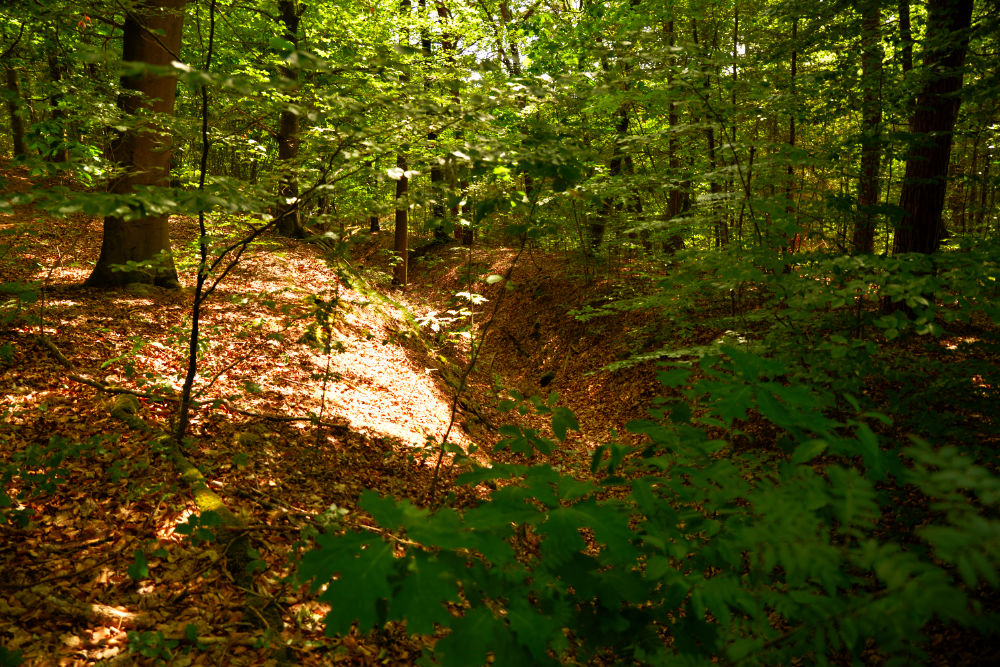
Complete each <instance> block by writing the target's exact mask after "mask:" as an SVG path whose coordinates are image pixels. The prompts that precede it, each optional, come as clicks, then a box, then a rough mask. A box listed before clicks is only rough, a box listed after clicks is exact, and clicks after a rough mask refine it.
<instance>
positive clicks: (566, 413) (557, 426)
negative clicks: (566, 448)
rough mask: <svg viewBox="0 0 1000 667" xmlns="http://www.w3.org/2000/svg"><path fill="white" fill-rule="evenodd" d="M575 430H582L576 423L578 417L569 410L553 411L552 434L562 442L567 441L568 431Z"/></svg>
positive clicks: (554, 409) (556, 409)
mask: <svg viewBox="0 0 1000 667" xmlns="http://www.w3.org/2000/svg"><path fill="white" fill-rule="evenodd" d="M569 429H573V430H574V431H579V430H580V424H579V422H577V421H576V415H575V414H573V411H572V410H570V409H569V408H564V407H556V408H553V410H552V432H553V433H555V434H556V437H557V438H558V439H559V441H560V442H562V441H564V440H566V431H567V430H569Z"/></svg>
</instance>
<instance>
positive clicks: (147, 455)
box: [0, 171, 714, 665]
mask: <svg viewBox="0 0 1000 667" xmlns="http://www.w3.org/2000/svg"><path fill="white" fill-rule="evenodd" d="M4 176H5V177H6V179H7V183H6V186H5V187H6V188H7V189H8V191H9V190H15V191H17V190H25V189H28V188H30V187H31V183H30V181H29V180H28V178H27V176H26V175H24V174H21V173H18V172H16V171H8V172H6V173H5V174H4ZM171 224H172V230H171V234H172V238H173V239H174V245H175V248H185V247H186V248H188V250H186V251H185V250H181V251H180V252H178V264H179V267H178V268H179V270H180V272H181V276H182V278H181V279H182V282H186V283H188V284H189V285H190V283H191V282H192V276H193V270H192V269H193V265H192V261H193V260H192V259H191V257H193V251H191V250H190V246H191V243H192V241H193V239H194V237H195V233H196V226H195V224H194V221H192V220H186V219H176V218H175V219H174V220H172V222H171ZM225 231H226V233H229V234H238V233H239V229H238V226H237V224H236V223H232V225H231V226H230V227H228V228H227V229H226V230H225ZM0 233H3V234H4V237H3V246H4V247H6V248H7V252H6V254H5V255H3V256H0V283H6V284H8V285H16V284H27V283H32V282H34V283H37V284H40V289H39V290H37V291H36V294H35V297H37V299H35V297H30V298H29V296H28V294H27V293H26V294H24V295H23V297H24V298H22V299H20V300H19V299H18V298H13V299H9V300H8V301H7V303H8V306H9V308H8V310H7V311H5V312H4V313H3V315H4V318H5V319H0V333H2V338H0V345H3V346H4V354H3V356H2V360H0V396H2V397H3V402H2V404H0V463H2V464H3V465H4V467H3V468H0V471H2V470H14V469H16V470H18V471H21V475H20V477H19V478H15V479H14V480H13V481H12V480H11V479H10V477H9V476H8V477H4V478H3V479H2V483H3V484H4V485H5V486H6V487H7V489H6V490H7V492H8V493H9V494H10V496H11V497H12V498H15V503H14V507H13V508H12V509H13V510H18V511H24V513H22V514H21V516H22V517H24V518H25V519H26V520H27V523H26V525H23V526H22V525H17V524H15V523H13V522H12V523H10V524H8V525H0V647H6V648H5V649H4V650H6V651H12V652H13V651H18V652H20V655H21V658H22V659H23V660H24V661H25V663H26V664H39V665H48V664H53V665H55V664H58V665H89V664H99V663H103V664H147V663H148V664H152V661H153V658H152V657H143V656H159V657H160V658H166V656H168V655H169V656H170V657H169V658H168V661H169V662H170V664H176V665H184V664H191V665H195V664H206V665H208V664H211V665H217V664H234V665H242V664H245V665H258V664H276V663H277V661H278V658H277V657H276V653H275V648H274V646H285V647H287V648H285V649H284V653H285V656H284V659H285V660H287V661H289V662H291V663H294V664H331V663H341V662H343V663H347V664H406V663H410V662H412V661H413V660H414V659H415V658H416V657H417V656H418V655H419V652H420V650H421V644H420V641H421V640H420V639H419V638H416V637H410V636H407V635H406V634H405V631H403V630H402V629H400V628H396V629H395V630H393V629H390V630H387V631H386V632H383V633H381V634H380V635H379V636H378V637H374V636H347V637H341V638H336V639H331V638H327V637H324V635H323V632H322V618H323V616H324V614H325V608H324V607H323V605H320V604H317V603H315V602H314V601H312V596H311V595H310V594H309V593H308V591H306V590H305V589H304V588H302V587H298V586H294V585H292V584H291V583H289V581H288V579H287V576H288V575H289V574H291V569H290V566H291V563H292V562H293V560H294V558H295V556H296V555H297V554H298V553H299V551H300V549H301V548H302V547H303V544H304V542H303V541H302V540H301V537H300V533H301V529H302V528H303V527H305V526H309V525H313V524H314V523H315V521H316V519H317V518H318V517H322V516H324V515H326V516H330V515H337V514H342V513H343V511H344V510H347V511H348V512H349V513H347V514H346V516H345V517H344V518H343V519H342V524H343V525H347V526H354V527H361V528H365V524H364V517H363V515H362V514H361V513H359V512H354V511H352V510H354V508H355V505H356V501H357V498H358V494H359V493H360V492H361V491H362V490H364V489H372V490H375V491H378V492H379V493H382V494H391V495H394V496H396V497H397V498H408V499H410V500H412V501H413V502H416V503H420V504H427V503H428V502H436V501H438V500H439V499H440V498H441V497H443V496H444V495H445V494H448V493H451V492H453V491H454V489H453V488H452V487H451V484H450V481H451V480H452V479H453V478H454V475H455V474H456V470H455V469H454V466H451V465H450V462H449V461H445V462H444V463H445V465H444V466H443V467H442V473H441V478H440V479H435V472H434V464H435V461H436V456H437V454H436V451H437V450H436V449H435V448H433V447H427V443H428V441H429V440H434V439H436V440H437V441H440V439H441V438H442V437H443V436H444V435H445V433H448V434H449V436H448V437H449V440H450V441H451V442H453V443H456V444H459V445H461V446H462V447H463V448H469V447H470V445H473V444H475V445H476V446H478V447H479V448H481V451H485V450H489V449H491V448H492V446H493V445H494V444H495V443H496V441H497V440H498V439H499V436H498V434H497V431H496V429H497V427H498V426H499V425H501V424H503V423H505V422H506V421H509V420H510V419H511V418H512V417H511V415H510V414H506V415H505V414H501V413H499V412H498V411H497V410H496V406H497V401H498V399H499V398H501V397H503V396H506V395H507V394H506V392H507V390H509V389H515V390H517V391H520V392H521V393H523V394H525V395H532V394H539V395H545V396H547V395H548V394H549V393H550V392H551V391H557V392H558V393H559V395H560V404H561V405H566V406H568V407H570V408H572V409H573V410H574V411H575V412H576V413H577V415H578V417H579V421H580V423H581V425H582V432H580V433H571V435H570V436H569V437H568V438H567V440H566V442H565V443H564V445H563V448H562V449H561V450H560V451H559V452H558V453H557V454H556V460H557V461H558V462H560V463H561V464H562V465H563V466H566V467H567V468H569V469H573V470H579V471H580V472H581V473H584V472H585V471H586V470H587V469H588V467H589V457H590V452H591V450H592V448H593V447H594V446H595V445H596V444H598V443H600V442H603V441H605V440H606V439H607V438H608V437H609V433H610V432H611V431H612V430H614V431H617V432H619V433H623V432H624V425H625V423H626V422H627V421H629V420H630V419H634V418H636V417H641V416H643V414H644V411H645V408H646V406H647V405H648V403H649V401H650V399H651V397H652V396H653V395H654V393H655V387H656V382H655V377H654V374H653V372H652V371H650V370H649V369H637V370H635V369H634V370H629V371H623V372H619V373H614V374H613V373H609V372H606V371H602V370H601V369H602V368H603V367H604V366H605V365H606V364H607V363H609V362H612V361H615V360H616V359H620V358H622V356H623V355H626V354H627V353H628V350H629V344H630V343H629V341H628V340H627V339H626V338H625V337H624V335H623V334H624V332H625V331H626V330H628V327H632V326H636V325H639V324H641V322H635V321H628V320H627V318H625V319H622V320H617V321H614V322H612V321H610V320H608V321H604V320H599V321H594V322H590V323H588V324H583V323H580V322H578V321H576V320H575V319H574V318H573V317H572V316H571V314H570V311H571V309H573V308H578V307H581V306H583V305H585V304H587V303H594V302H600V301H601V300H602V299H604V298H607V297H608V295H609V290H610V289H611V283H610V282H608V281H603V282H602V281H595V280H589V281H588V280H586V279H585V278H584V277H583V276H581V275H579V274H580V270H579V267H578V266H576V265H574V264H573V263H572V262H571V261H569V260H567V259H566V258H564V257H561V256H557V255H542V254H540V253H539V252H538V251H533V252H531V251H526V252H524V253H520V255H519V253H518V252H517V250H516V249H511V248H481V247H475V248H473V249H471V250H470V249H467V248H461V247H448V248H443V249H441V250H440V251H438V252H436V253H434V254H433V255H428V256H427V257H425V258H424V260H422V261H420V262H416V263H415V265H414V267H413V269H412V270H411V280H412V282H411V284H410V285H409V287H408V288H407V289H406V290H405V291H402V292H401V291H398V290H389V289H380V290H369V289H366V288H364V287H363V284H364V282H365V281H363V280H360V277H361V276H366V277H367V278H368V279H370V280H372V281H373V282H376V283H378V282H381V281H383V279H384V277H385V276H387V275H388V274H387V273H385V272H384V271H383V269H384V268H385V267H382V266H379V263H380V262H383V263H384V256H385V254H384V253H381V252H380V248H382V247H383V246H384V245H385V244H387V243H388V239H386V238H384V237H386V236H387V235H386V234H383V235H382V237H383V238H379V237H375V238H370V239H368V240H367V241H366V242H364V243H360V244H357V246H356V247H355V251H356V252H355V254H356V258H355V260H356V266H358V267H359V272H358V273H356V274H353V275H351V274H349V273H348V272H346V271H344V270H338V269H337V266H340V267H341V268H343V267H344V266H345V265H344V264H340V265H336V264H331V263H329V262H328V261H326V260H325V258H324V255H323V252H322V250H321V249H319V248H317V247H316V246H312V245H308V244H304V243H299V242H294V241H288V240H283V239H279V238H276V237H269V238H267V239H265V241H264V242H263V243H261V244H258V245H255V246H254V247H253V248H252V249H251V251H250V252H248V253H247V255H246V256H245V257H244V258H243V261H242V262H241V263H240V264H239V266H238V267H237V268H236V269H235V270H234V271H233V272H232V273H231V274H230V275H229V276H228V277H227V278H226V280H225V281H224V282H222V284H221V285H220V287H219V289H218V290H217V292H216V293H215V294H214V295H213V296H212V298H211V300H210V301H209V302H208V303H207V307H206V308H205V310H204V312H203V316H202V331H203V348H202V352H201V362H200V368H199V376H198V377H199V383H198V388H199V389H200V390H201V393H200V394H199V395H198V398H199V400H201V401H202V403H201V404H200V405H199V407H197V408H196V409H195V411H194V415H193V419H192V423H191V430H190V436H191V440H190V443H189V444H187V446H186V447H185V453H186V455H187V457H188V458H189V459H190V461H191V462H192V463H193V464H194V465H196V466H197V467H198V468H199V469H200V470H201V472H202V473H203V474H204V475H205V477H206V478H207V480H208V483H209V486H210V488H211V489H212V490H213V491H214V492H215V493H216V494H218V496H219V497H220V498H221V499H222V500H223V501H224V502H225V504H226V506H227V507H229V508H230V509H231V510H232V511H233V512H235V513H236V514H237V515H238V516H239V517H241V519H242V520H243V521H244V522H245V525H246V526H247V527H248V528H247V530H248V532H249V534H250V537H251V541H252V546H253V547H254V548H255V549H256V550H257V551H258V552H259V554H260V558H261V560H262V561H263V562H264V563H265V564H266V569H264V571H263V572H260V573H258V574H257V576H256V578H255V589H256V590H255V592H256V593H258V594H259V595H261V596H263V598H265V599H267V600H270V601H271V602H272V603H273V607H274V608H276V609H277V610H278V611H279V613H280V617H281V627H280V628H279V627H270V628H269V629H270V630H271V636H272V640H273V645H272V646H268V645H267V642H261V641H260V638H261V636H262V635H263V634H264V630H265V629H268V628H265V629H262V628H261V625H262V624H261V623H259V622H257V621H258V619H254V618H250V619H248V618H247V612H246V605H245V601H246V597H247V596H246V591H244V590H241V588H240V587H239V586H238V585H237V584H236V583H235V582H234V581H233V580H232V577H231V576H230V575H229V574H228V573H227V571H226V570H225V569H224V568H223V567H220V564H221V562H222V561H224V560H225V559H224V558H223V556H224V555H225V554H224V553H220V552H221V551H222V549H223V548H224V547H223V546H220V545H219V544H217V543H195V541H194V540H192V539H190V538H188V537H185V536H184V535H182V534H180V533H179V532H178V531H177V529H178V528H179V527H181V526H182V525H183V524H185V522H186V521H187V520H188V518H189V517H191V516H192V515H193V514H194V513H195V511H196V507H195V504H194V502H193V500H192V498H191V494H190V492H189V491H188V489H187V488H186V487H185V486H184V485H183V483H182V482H181V481H180V479H179V478H178V475H177V473H176V471H175V470H174V469H173V467H172V465H171V464H170V462H169V460H168V458H167V457H165V456H161V454H162V452H160V451H157V448H156V447H155V446H153V445H151V443H150V439H149V436H148V435H147V434H145V433H143V432H141V431H138V430H133V429H130V428H129V427H127V426H126V425H125V424H124V423H123V422H122V421H120V420H119V419H117V418H116V417H114V416H112V414H111V411H112V409H113V407H114V403H115V399H116V395H115V394H113V393H109V392H107V391H100V390H98V389H97V388H95V383H96V384H99V385H102V386H105V387H125V388H129V389H131V390H134V391H137V392H139V393H141V394H145V395H146V396H140V409H139V411H138V415H137V416H138V417H139V418H141V419H142V420H143V421H145V422H146V424H147V425H149V426H150V427H152V428H153V429H167V428H169V425H170V421H171V419H172V418H173V417H174V414H175V411H176V407H177V403H176V401H175V400H172V399H171V398H169V397H170V396H174V395H176V392H177V390H178V389H179V388H180V386H181V382H182V380H183V372H184V370H185V358H186V356H185V355H186V349H187V339H186V335H187V330H188V325H189V323H190V309H191V302H192V290H191V288H190V287H188V288H185V289H182V290H174V291H170V290H162V289H159V288H131V289H123V290H110V291H105V290H96V289H89V288H84V287H81V285H82V283H83V282H84V280H85V279H86V278H87V276H88V274H89V271H90V268H91V267H92V266H93V263H94V262H95V260H96V257H97V251H98V249H99V248H100V238H101V237H100V235H101V221H100V220H99V219H96V218H92V217H87V216H84V215H71V216H69V217H65V218H54V217H51V216H49V215H46V214H44V213H42V212H39V211H38V210H34V209H29V208H18V209H15V210H14V211H13V213H5V214H0ZM518 256H520V259H519V260H518V261H517V263H516V266H513V267H512V264H513V263H514V261H515V258H516V257H518ZM470 271H472V272H474V273H475V275H476V276H478V279H477V280H473V281H471V282H469V281H468V280H466V279H465V278H467V277H468V276H469V275H471V274H470ZM508 271H510V272H511V278H512V279H513V281H514V282H515V283H516V284H517V286H518V288H517V289H516V290H514V291H508V292H506V293H505V292H504V291H503V288H502V287H501V286H500V285H488V284H487V283H486V282H484V279H485V277H486V276H487V275H490V274H505V273H507V272H508ZM383 287H385V286H383ZM460 290H468V291H470V292H478V293H481V294H482V295H483V296H484V297H485V298H486V301H485V302H484V303H482V304H480V305H477V306H474V307H472V309H471V310H472V311H473V314H472V315H471V317H472V318H473V320H474V321H475V324H476V325H477V330H479V331H481V330H482V329H481V324H482V323H483V322H485V321H488V320H490V319H491V320H492V322H491V324H490V325H489V327H488V329H489V334H488V338H487V340H486V344H485V346H484V347H483V350H482V354H481V355H480V357H479V363H478V365H477V370H476V372H475V373H473V374H472V375H471V376H470V378H469V382H468V386H467V387H466V389H465V391H463V393H462V396H461V400H460V401H459V402H458V404H457V408H456V409H455V410H454V418H453V405H454V404H455V386H457V384H458V378H459V377H460V376H461V374H462V371H463V366H464V364H467V363H468V355H469V345H468V341H467V340H466V339H465V338H464V337H463V336H462V335H461V334H460V333H454V332H453V330H454V329H456V328H460V327H461V326H462V325H463V324H464V323H465V322H466V320H467V319H468V317H469V314H468V313H465V314H459V315H457V316H456V314H455V313H449V312H448V311H449V310H455V309H457V308H459V307H460V306H461V304H459V303H456V302H455V297H454V293H455V292H456V291H460ZM316 297H319V298H320V299H322V300H323V303H335V304H336V306H335V308H334V309H333V310H332V311H331V312H333V313H334V326H333V329H332V330H333V335H332V337H331V339H330V343H331V347H332V350H331V353H330V354H327V353H326V350H325V349H324V345H323V342H324V341H326V340H327V339H326V338H324V336H323V335H322V333H320V335H318V336H317V335H315V330H316V327H315V326H313V327H312V332H310V324H313V325H315V324H316V323H317V318H316V311H317V308H316V303H317V301H315V298H316ZM498 301H499V307H497V302H498ZM406 311H410V312H411V313H413V314H414V315H416V317H417V318H418V320H420V319H421V318H422V322H417V323H416V324H415V323H414V321H413V318H412V317H411V316H409V315H407V314H406ZM421 323H422V326H420V324H421ZM321 329H322V327H320V330H321ZM699 335H702V336H707V337H709V338H710V337H711V336H713V335H714V334H713V332H711V331H703V332H701V334H699ZM43 341H49V342H51V343H52V344H53V345H54V346H55V348H56V349H58V350H59V352H60V353H61V355H62V357H63V359H62V360H60V359H59V357H58V355H57V354H56V353H55V352H54V351H53V350H52V349H51V347H50V346H49V345H48V344H47V343H45V342H43ZM310 341H311V342H310ZM65 362H69V363H70V364H71V365H72V368H67V367H66V365H65ZM71 375H72V376H75V378H77V379H72V378H71V377H70V376H71ZM80 378H82V379H83V380H89V381H91V383H90V384H87V383H85V382H81V381H79V380H80ZM324 378H326V380H324ZM543 385H544V386H543ZM155 395H163V396H167V397H168V398H166V399H163V400H157V399H154V398H150V397H151V396H155ZM214 399H224V400H221V401H215V402H213V401H214ZM523 419H530V418H529V417H523ZM542 423H543V422H540V421H536V424H538V425H541V424H542ZM27 471H30V472H31V473H33V474H34V476H32V475H26V472H27ZM29 486H33V488H29ZM471 493H472V492H469V491H465V492H462V493H459V494H458V497H457V498H453V499H451V501H450V502H453V503H455V504H462V503H464V502H468V501H469V500H471V499H472V498H471V496H470V494H471ZM430 496H433V497H430ZM129 631H132V633H133V634H132V637H131V640H130V639H129V636H128V633H129ZM262 644H263V645H262ZM195 645H197V647H198V648H197V649H196V650H192V648H193V647H194V646H195ZM0 657H3V656H0Z"/></svg>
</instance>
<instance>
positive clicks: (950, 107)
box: [892, 0, 973, 254]
mask: <svg viewBox="0 0 1000 667" xmlns="http://www.w3.org/2000/svg"><path fill="white" fill-rule="evenodd" d="M972 5H973V0H929V2H928V5H927V37H926V38H925V46H924V68H925V69H926V70H927V73H928V74H927V75H928V77H929V78H928V79H927V82H926V83H925V84H924V85H923V88H922V89H921V91H920V93H919V95H918V96H917V101H916V107H915V109H914V111H913V116H912V117H911V119H910V132H911V134H912V135H913V138H912V143H911V145H910V149H909V153H908V155H907V157H906V174H905V176H904V177H903V187H902V192H901V193H900V203H899V205H900V208H901V209H902V210H903V217H902V220H901V221H900V225H899V229H897V230H896V238H895V242H894V243H893V248H892V252H893V254H900V253H905V252H922V253H932V252H934V251H936V250H937V249H938V247H940V245H941V240H942V239H943V238H944V235H945V229H944V224H943V223H942V220H941V211H942V209H943V208H944V198H945V191H946V189H947V176H948V162H949V158H950V156H951V143H952V134H953V131H954V128H955V119H956V118H957V117H958V108H959V105H960V103H961V97H960V96H959V92H960V91H961V89H962V70H963V66H964V64H965V53H966V51H967V50H968V46H969V30H970V26H971V23H972Z"/></svg>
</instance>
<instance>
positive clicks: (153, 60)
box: [86, 0, 186, 287]
mask: <svg viewBox="0 0 1000 667" xmlns="http://www.w3.org/2000/svg"><path fill="white" fill-rule="evenodd" d="M185 2H186V0H146V1H145V2H142V3H141V4H139V5H137V6H136V8H135V10H134V11H133V12H129V14H128V15H127V16H126V18H125V26H124V39H123V44H122V60H123V61H124V62H126V63H141V64H143V65H146V66H150V67H155V68H167V67H170V63H171V62H172V61H175V60H180V56H179V52H180V47H181V29H182V26H183V22H184V5H185ZM121 87H122V93H121V95H120V96H119V99H118V104H119V107H120V108H121V109H122V110H123V111H124V112H125V113H126V114H127V115H129V116H132V117H133V119H134V120H133V122H134V123H135V124H134V125H133V126H132V127H129V128H128V129H127V130H125V131H124V132H122V133H121V134H119V135H118V137H116V139H115V140H114V141H112V143H111V146H110V147H109V151H110V157H111V159H112V160H113V161H114V162H115V163H117V164H118V165H119V167H120V169H121V174H120V175H119V176H118V177H117V178H115V179H114V180H112V181H111V183H110V184H109V188H108V189H109V191H110V192H113V193H116V194H122V195H128V194H132V193H134V192H135V190H136V186H139V187H149V186H166V185H167V184H168V181H169V176H170V156H171V153H172V140H171V137H170V133H169V132H168V131H167V130H165V129H164V128H162V127H160V126H157V125H156V121H155V120H154V121H153V122H152V123H150V124H149V125H147V126H146V127H139V126H138V116H140V115H141V114H143V113H152V114H156V115H160V116H163V115H172V114H173V111H174V98H175V96H176V93H177V76H176V75H174V74H170V73H165V72H164V71H162V70H159V69H158V70H156V71H149V70H144V71H142V72H140V73H139V74H135V75H127V76H123V77H122V80H121ZM132 213H133V215H131V216H125V217H118V216H108V217H106V218H105V219H104V238H103V241H102V243H101V255H100V257H99V258H98V260H97V266H96V267H94V272H93V273H92V274H91V275H90V277H89V278H88V279H87V281H86V285H88V286H91V287H115V286H121V285H125V284H128V283H135V282H140V283H152V284H155V285H159V286H161V287H178V286H179V284H180V283H179V282H178V280H177V270H176V269H175V268H174V260H173V256H172V254H171V251H170V235H169V229H168V224H167V221H168V217H169V216H167V215H142V211H141V207H135V208H134V209H133V212H132ZM133 216H134V217H133ZM130 262H132V263H133V264H131V265H129V266H128V267H126V268H124V269H118V270H116V267H121V265H126V264H128V263H130Z"/></svg>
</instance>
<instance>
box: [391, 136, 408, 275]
mask: <svg viewBox="0 0 1000 667" xmlns="http://www.w3.org/2000/svg"><path fill="white" fill-rule="evenodd" d="M396 167H397V168H398V169H401V170H403V174H402V175H401V176H400V177H399V180H398V181H396V229H395V236H394V237H393V239H394V244H393V247H394V249H395V251H396V266H395V267H393V272H392V284H393V285H396V286H397V287H406V280H407V275H406V274H407V264H408V263H409V259H410V258H409V254H410V253H409V249H408V248H407V226H408V222H409V221H408V214H409V205H408V204H407V202H406V193H407V192H408V191H409V189H410V179H409V178H407V177H406V155H405V154H404V153H399V154H398V155H396Z"/></svg>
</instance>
